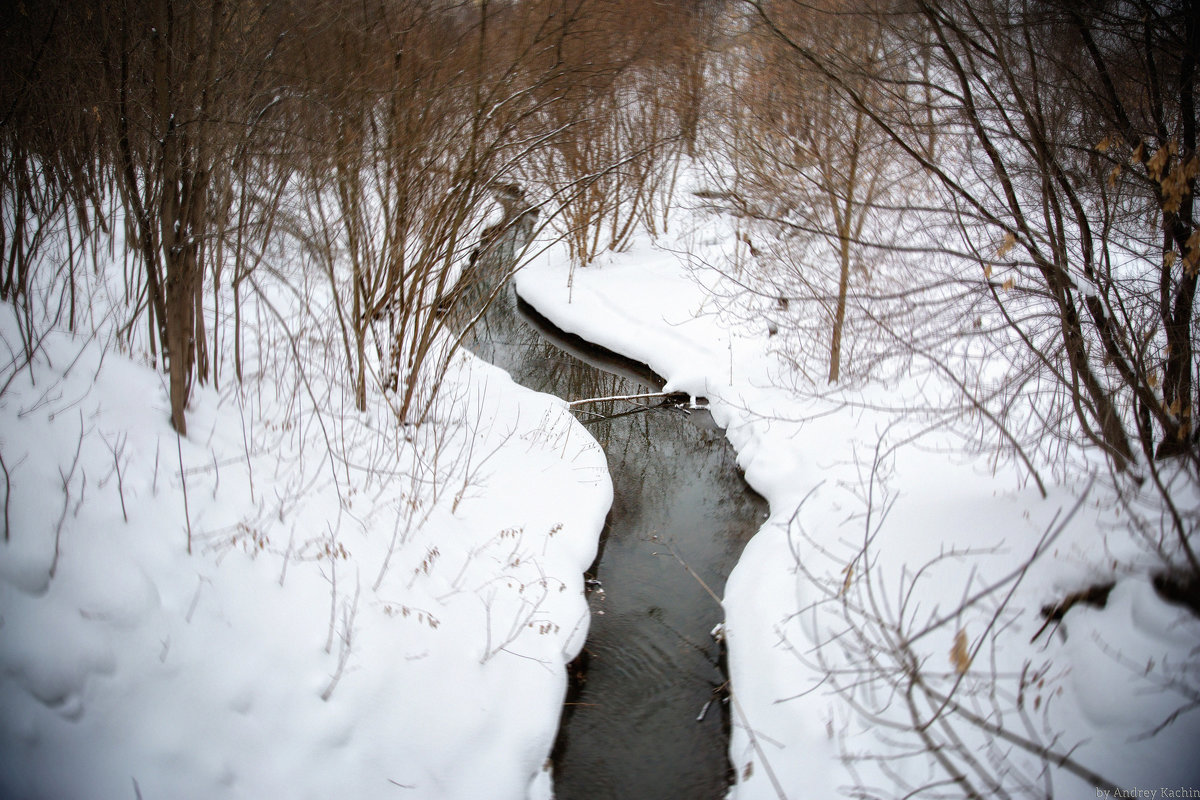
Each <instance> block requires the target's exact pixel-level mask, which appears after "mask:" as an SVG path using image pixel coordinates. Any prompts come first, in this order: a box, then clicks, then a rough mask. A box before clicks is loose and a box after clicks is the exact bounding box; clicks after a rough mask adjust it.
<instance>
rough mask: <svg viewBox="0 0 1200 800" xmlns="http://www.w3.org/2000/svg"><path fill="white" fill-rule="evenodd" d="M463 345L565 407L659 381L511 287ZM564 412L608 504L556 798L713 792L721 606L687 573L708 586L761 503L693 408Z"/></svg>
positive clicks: (719, 776) (650, 387) (721, 719)
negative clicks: (591, 457)
mask: <svg viewBox="0 0 1200 800" xmlns="http://www.w3.org/2000/svg"><path fill="white" fill-rule="evenodd" d="M469 347H470V349H471V350H472V351H473V352H475V353H476V354H477V355H479V356H481V357H483V358H486V359H488V360H489V361H491V362H492V363H493V364H496V365H497V366H499V367H502V368H503V369H505V370H507V371H508V372H509V373H510V374H511V375H512V376H513V379H514V380H516V381H517V382H518V383H521V384H523V385H525V386H527V387H529V388H531V389H535V390H537V391H541V392H548V393H551V394H555V395H557V396H559V397H563V398H565V399H568V400H575V399H582V398H592V397H606V396H613V395H628V394H637V393H641V392H648V391H658V390H659V389H660V388H661V381H660V380H659V379H658V378H657V376H655V375H654V374H653V373H652V372H651V371H650V370H649V369H648V368H645V367H642V366H640V365H637V364H634V363H632V362H627V361H624V360H623V359H620V357H617V356H614V355H613V354H611V353H608V352H607V351H603V350H601V349H600V348H595V347H592V346H589V345H588V344H587V343H585V342H583V341H582V340H580V339H578V338H576V337H570V336H569V335H567V334H563V333H562V332H561V331H557V330H556V329H553V327H552V326H550V325H549V323H547V322H546V321H545V320H543V319H541V318H540V317H539V316H538V315H537V313H536V312H535V311H533V310H532V309H531V308H529V307H528V306H527V305H525V304H524V303H523V302H521V301H519V300H518V299H517V298H516V297H515V295H514V293H513V291H512V289H511V287H509V288H508V289H507V290H506V291H504V292H502V293H501V296H500V297H499V298H497V300H496V302H495V303H494V304H493V306H492V308H491V310H490V311H489V313H488V315H487V316H486V317H485V318H484V319H483V320H482V321H481V322H480V324H479V325H477V326H476V329H475V331H474V341H473V343H471V344H470V345H469ZM643 402H644V401H643ZM630 412H632V413H630ZM578 416H579V418H580V420H581V421H582V422H583V423H584V424H585V425H587V427H588V430H589V431H590V432H591V434H592V435H593V436H594V437H596V439H597V440H598V441H599V442H600V444H601V445H602V446H603V447H604V450H605V452H606V454H607V456H608V466H609V471H610V473H611V475H612V480H613V489H614V501H613V506H612V510H611V511H610V513H609V515H608V520H607V522H606V524H605V527H604V531H603V533H602V535H601V542H600V549H599V554H598V556H597V559H596V562H595V563H594V564H593V565H592V567H591V569H590V570H589V572H588V575H587V578H588V587H589V591H588V600H589V605H590V607H591V613H592V619H591V629H590V631H589V634H588V638H587V643H586V644H585V646H584V650H583V653H582V654H581V655H580V658H579V659H578V660H577V661H576V662H575V664H573V665H572V673H573V674H572V682H571V691H570V694H569V696H568V702H567V704H566V706H565V707H564V710H563V717H562V724H561V726H560V730H559V735H558V740H557V743H556V745H555V752H554V774H555V778H554V782H555V793H556V796H557V797H558V799H559V800H584V798H586V799H587V800H606V799H607V798H621V800H638V799H639V798H648V799H649V798H653V799H654V800H669V799H670V798H688V799H689V800H692V799H694V798H713V799H714V800H715V799H716V798H720V797H723V796H724V794H725V792H726V789H727V788H728V786H729V782H730V777H731V776H730V774H729V767H728V759H727V756H726V752H727V745H728V736H729V717H728V709H727V704H726V702H725V694H724V692H723V685H724V683H725V674H724V665H723V659H722V649H721V646H720V644H719V643H718V642H716V641H714V639H713V637H712V635H711V632H712V630H713V628H714V627H715V626H716V625H717V624H718V623H719V622H720V621H721V619H722V613H721V608H720V606H719V604H718V603H717V602H716V601H715V600H714V599H713V597H712V596H710V595H709V593H708V591H707V590H706V589H705V586H704V585H702V584H701V581H703V583H704V584H706V585H707V586H708V587H710V588H711V590H712V591H713V592H714V593H715V594H716V595H717V596H718V597H719V596H721V595H722V593H723V591H724V585H725V578H726V576H727V575H728V574H729V571H730V570H731V569H732V568H733V565H734V564H735V563H736V561H737V558H738V556H739V554H740V553H741V551H742V547H743V546H744V545H745V543H746V541H747V540H748V539H749V538H750V536H752V535H753V534H754V532H755V531H756V530H757V529H758V527H759V525H760V524H761V522H762V520H763V518H764V516H765V513H766V503H765V502H764V501H763V500H762V498H760V497H759V496H758V495H756V494H755V493H754V492H753V491H752V490H751V489H750V488H749V486H747V484H746V483H745V481H744V480H743V479H742V477H741V475H740V473H739V472H738V469H737V465H736V459H735V455H734V453H733V451H732V448H730V446H729V445H728V443H727V442H726V441H725V438H724V436H723V435H722V433H721V431H720V430H717V429H716V428H715V426H714V425H713V424H712V422H711V418H709V417H708V415H707V413H706V412H698V413H693V414H692V415H688V414H685V413H684V412H683V411H682V410H680V409H668V408H658V409H654V410H649V411H640V410H639V409H638V407H635V406H634V405H633V404H632V403H631V402H629V401H608V402H605V403H598V404H594V405H588V406H586V407H583V408H581V409H580V410H579V413H578ZM684 563H686V564H687V567H690V569H691V570H692V571H693V572H695V577H694V576H693V575H691V574H689V570H688V569H687V568H685V566H684ZM697 578H699V580H698V579H697Z"/></svg>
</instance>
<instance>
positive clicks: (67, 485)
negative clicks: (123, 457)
mask: <svg viewBox="0 0 1200 800" xmlns="http://www.w3.org/2000/svg"><path fill="white" fill-rule="evenodd" d="M82 449H83V412H82V411H80V412H79V440H78V441H77V442H75V457H74V458H73V459H71V469H70V470H69V471H68V472H67V474H65V475H64V474H63V471H62V468H61V467H60V468H59V470H58V477H59V478H60V479H61V480H62V488H63V507H62V513H61V514H59V515H58V524H57V525H55V526H54V558H53V559H51V561H50V577H51V578H53V577H54V574H55V573H56V572H58V557H59V554H60V550H59V542H60V541H61V540H62V528H63V523H64V522H65V521H66V519H67V508H68V507H69V506H70V505H71V479H72V478H73V477H75V468H76V467H78V466H79V453H80V451H81V450H82ZM76 509H78V506H76Z"/></svg>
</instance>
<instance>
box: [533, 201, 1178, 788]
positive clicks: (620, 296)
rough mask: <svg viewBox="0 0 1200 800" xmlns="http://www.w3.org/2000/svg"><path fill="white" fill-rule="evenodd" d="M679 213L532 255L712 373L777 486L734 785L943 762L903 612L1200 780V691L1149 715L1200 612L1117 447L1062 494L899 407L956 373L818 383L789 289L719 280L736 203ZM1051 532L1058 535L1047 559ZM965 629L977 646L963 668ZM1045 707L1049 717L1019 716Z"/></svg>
mask: <svg viewBox="0 0 1200 800" xmlns="http://www.w3.org/2000/svg"><path fill="white" fill-rule="evenodd" d="M672 226H673V228H674V230H675V233H674V235H673V236H672V237H664V238H663V239H660V240H659V241H656V242H651V241H649V239H648V238H647V237H642V238H641V239H639V240H637V241H636V242H635V243H634V244H633V245H632V246H631V247H630V249H629V250H628V251H627V252H623V253H613V252H609V253H606V254H604V255H603V256H601V257H600V258H598V259H597V260H596V262H595V263H594V264H593V265H589V266H587V267H582V268H575V269H573V270H572V269H570V268H569V265H568V263H567V259H566V258H565V256H564V255H563V254H562V253H560V252H555V251H553V250H551V251H548V252H547V253H546V254H545V255H543V256H542V257H541V258H539V259H538V260H537V261H535V262H534V263H533V264H531V265H530V266H529V267H526V268H525V269H524V270H523V271H522V272H521V273H519V274H518V276H517V279H516V280H517V291H518V293H519V294H520V296H521V297H522V298H524V299H525V300H526V301H528V302H529V303H530V304H531V305H533V306H534V307H535V308H536V309H537V310H538V311H539V312H540V313H541V314H543V315H544V316H546V317H547V318H548V319H550V320H551V321H553V322H554V323H555V324H556V325H558V326H559V327H561V328H563V329H564V330H566V331H569V332H571V333H575V334H577V335H579V336H582V337H583V338H585V339H587V340H589V341H592V342H595V343H597V344H599V345H602V346H604V347H607V348H610V349H612V350H614V351H617V352H619V353H621V354H623V355H626V356H629V357H631V358H634V359H637V360H639V361H644V362H645V363H647V364H648V365H649V366H650V367H651V368H652V369H654V370H655V371H656V372H658V373H659V374H660V375H663V376H664V377H665V378H666V379H667V387H666V388H667V389H668V390H684V391H687V392H689V393H690V394H692V395H693V396H703V397H706V398H707V399H708V401H709V403H710V408H711V410H712V413H713V416H714V418H715V419H716V420H717V422H718V423H719V424H720V425H722V426H723V427H725V428H726V435H727V436H728V438H729V441H730V442H731V443H732V444H733V446H734V447H735V449H736V450H737V452H738V460H739V465H740V467H741V468H742V469H743V470H744V471H745V476H746V479H747V481H748V482H749V483H750V485H751V486H753V487H754V488H755V489H756V490H757V491H758V492H760V493H761V494H762V495H763V496H764V497H766V499H767V500H768V502H769V504H770V508H771V515H770V518H769V519H768V520H767V521H766V522H765V523H764V524H763V526H762V528H761V529H760V531H759V532H758V534H757V535H756V536H755V537H754V538H753V539H752V540H751V541H750V542H749V544H748V545H747V546H746V548H745V550H744V552H743V554H742V556H741V559H740V561H739V563H738V565H737V567H736V568H735V570H734V572H733V573H732V575H731V576H730V577H729V580H728V583H727V585H726V587H725V590H724V608H725V613H726V621H725V625H724V634H725V637H726V641H727V643H728V648H729V669H730V675H731V681H732V692H733V702H734V709H733V720H734V729H733V735H732V741H731V743H730V750H729V755H730V760H731V762H732V764H733V767H734V769H735V771H736V774H737V776H738V778H737V782H736V783H735V785H734V786H733V787H732V788H731V790H730V793H729V796H730V798H734V799H736V800H749V799H757V798H776V797H780V796H786V797H788V798H825V797H832V796H837V795H838V794H839V793H850V794H852V795H854V796H857V794H855V793H856V792H867V793H868V794H871V796H874V795H873V794H872V793H873V792H877V793H878V794H879V796H885V797H890V796H898V795H902V794H904V793H905V791H906V790H908V789H911V788H915V787H919V786H921V785H923V784H925V783H926V782H931V781H933V780H935V770H934V769H933V766H932V765H933V759H932V758H931V757H930V756H929V755H928V752H927V751H926V750H925V749H924V747H922V744H921V742H920V740H919V738H917V736H916V734H915V733H914V732H913V731H912V730H911V728H912V726H911V719H910V718H909V717H908V714H907V712H906V711H905V709H904V708H903V702H902V699H901V698H902V697H903V683H904V682H903V680H902V676H901V677H896V678H893V677H889V674H888V673H887V672H886V669H887V665H888V664H890V663H891V662H890V661H889V653H888V652H887V648H886V645H887V644H888V643H889V642H894V641H895V640H896V639H895V637H896V636H898V635H900V634H899V633H898V631H903V632H904V633H903V635H902V636H901V638H903V637H904V636H908V637H910V641H911V645H910V647H911V649H912V653H913V657H914V658H916V659H917V663H920V664H922V665H923V668H924V669H926V670H928V671H930V672H931V673H932V674H935V675H947V674H948V675H949V678H948V679H947V680H946V681H945V685H946V686H951V685H953V686H956V687H957V689H956V691H957V694H956V695H955V696H956V697H958V698H959V702H960V703H963V704H965V705H966V706H969V708H968V709H967V710H968V711H969V710H970V709H974V712H975V713H977V714H982V715H983V716H984V717H986V718H987V719H993V720H994V719H996V718H999V719H1001V720H1002V721H1004V722H1005V723H1006V724H1009V725H1012V726H1013V727H1014V728H1015V729H1018V730H1019V732H1020V733H1021V734H1022V736H1026V737H1028V739H1029V740H1033V741H1035V742H1037V743H1039V744H1040V745H1041V746H1046V747H1050V748H1052V749H1056V750H1057V751H1058V752H1063V753H1070V754H1071V755H1072V757H1073V758H1075V759H1076V760H1077V761H1079V762H1080V763H1082V764H1084V765H1085V766H1087V767H1088V768H1090V769H1092V770H1094V771H1096V772H1098V773H1099V774H1100V775H1101V776H1102V777H1104V778H1106V779H1109V780H1111V781H1113V782H1114V783H1116V784H1117V785H1118V786H1120V787H1124V788H1131V787H1142V788H1148V787H1172V786H1174V787H1178V786H1200V764H1197V762H1196V761H1195V759H1194V753H1193V752H1192V749H1193V747H1194V743H1195V742H1196V741H1200V713H1196V712H1195V711H1194V710H1192V711H1191V713H1183V714H1180V715H1179V716H1178V718H1175V719H1173V720H1171V721H1170V722H1169V724H1166V725H1165V726H1164V732H1163V733H1162V734H1161V735H1159V736H1156V737H1150V738H1139V734H1141V733H1143V732H1146V731H1149V730H1151V729H1153V728H1155V726H1157V725H1159V724H1160V723H1163V722H1164V721H1166V720H1168V719H1169V718H1170V715H1171V714H1172V712H1173V711H1174V710H1175V709H1179V708H1186V707H1187V706H1188V704H1189V703H1190V702H1191V700H1189V697H1191V695H1190V694H1189V691H1193V690H1194V686H1195V674H1194V661H1195V658H1194V656H1195V651H1194V648H1195V646H1196V642H1197V641H1200V620H1197V619H1196V618H1195V617H1193V616H1191V615H1190V614H1189V613H1187V612H1186V611H1184V610H1181V609H1179V608H1178V607H1175V606H1172V605H1169V604H1167V603H1165V602H1164V601H1163V600H1161V599H1160V598H1159V597H1158V596H1157V595H1156V594H1155V592H1154V591H1153V589H1152V588H1151V587H1150V586H1149V583H1148V581H1147V579H1146V575H1145V570H1146V569H1148V568H1149V565H1150V562H1149V561H1148V558H1147V554H1146V552H1145V549H1144V548H1143V547H1140V546H1139V544H1138V543H1137V542H1136V541H1134V539H1133V537H1132V536H1130V535H1129V533H1128V532H1127V531H1126V530H1125V527H1123V525H1122V520H1121V519H1120V517H1119V514H1120V511H1119V510H1117V509H1115V508H1114V500H1113V499H1112V497H1111V495H1109V494H1108V493H1107V492H1106V490H1105V489H1104V488H1102V483H1103V482H1102V481H1096V480H1095V479H1094V477H1093V476H1094V475H1096V474H1098V473H1101V472H1102V469H1101V468H1100V467H1099V465H1098V464H1091V465H1089V464H1087V463H1084V464H1083V465H1081V468H1080V469H1078V470H1077V471H1076V472H1073V473H1072V474H1071V475H1070V476H1069V477H1068V478H1066V479H1064V480H1061V481H1059V482H1058V483H1057V484H1051V485H1049V486H1048V487H1047V488H1048V496H1047V497H1046V498H1045V499H1043V498H1042V497H1041V496H1040V494H1039V492H1038V491H1037V490H1036V487H1035V486H1034V485H1033V484H1032V482H1031V481H1030V480H1029V478H1028V476H1027V473H1025V472H1023V470H1021V469H1018V467H1017V466H1016V465H1013V464H1009V463H1007V462H1004V461H998V460H996V459H994V458H988V457H986V456H984V455H979V456H973V455H971V454H969V453H964V452H963V448H962V447H961V439H957V438H956V437H955V435H954V434H953V432H951V431H948V430H945V429H944V427H945V426H937V425H932V424H930V420H929V419H928V418H924V419H923V418H921V417H920V416H919V415H916V414H913V415H897V414H895V413H890V412H885V411H881V410H877V409H883V408H897V407H901V406H903V405H904V403H903V402H902V399H903V398H920V397H922V396H924V395H925V394H927V393H931V392H936V391H938V390H939V387H937V386H932V385H929V384H928V382H927V381H928V379H926V382H925V383H922V384H921V385H916V382H915V381H912V380H909V381H906V380H904V379H903V378H901V379H899V380H892V381H886V382H883V383H882V384H881V383H879V382H876V383H870V382H861V381H860V382H857V383H856V382H853V381H847V382H846V385H845V386H844V387H841V388H836V389H828V388H826V387H823V386H821V387H816V386H812V385H809V384H806V383H805V382H804V381H803V380H801V379H798V378H796V377H795V376H794V375H793V374H792V373H791V372H790V370H789V368H788V367H787V366H786V365H785V363H784V362H783V360H782V359H780V358H779V357H778V348H779V347H780V342H779V341H778V340H776V339H773V338H772V336H771V330H770V329H771V328H772V327H774V326H771V325H770V324H769V323H770V315H769V314H768V313H761V314H759V315H757V316H754V315H751V316H747V315H746V314H745V313H744V310H742V313H733V311H732V310H731V309H729V308H727V307H726V306H725V304H724V302H725V301H722V302H720V303H718V301H717V299H716V298H730V297H735V296H737V295H738V294H739V290H741V289H743V288H744V287H743V286H742V285H740V284H739V283H738V281H737V270H736V266H735V261H736V258H737V257H738V253H737V248H739V247H740V246H741V244H740V242H739V241H738V237H737V235H736V231H735V230H734V229H733V227H732V225H731V223H730V222H729V221H728V220H726V219H722V218H720V217H718V216H715V215H712V214H707V213H705V212H703V211H692V212H688V211H680V212H678V213H677V215H676V217H675V218H674V219H673V221H672ZM741 293H742V294H743V295H745V294H749V293H748V292H744V291H743V292H741ZM818 371H819V370H818ZM883 384H886V385H883ZM1080 497H1083V498H1084V499H1083V500H1082V502H1081V503H1080V505H1079V508H1078V509H1075V513H1074V515H1073V516H1070V512H1071V511H1072V509H1074V508H1075V506H1076V502H1077V500H1078V498H1080ZM1067 516H1070V521H1069V522H1068V523H1067V524H1065V525H1063V526H1060V525H1059V520H1061V519H1063V518H1065V517H1067ZM1060 527H1061V529H1060ZM1044 537H1045V538H1046V539H1048V540H1050V539H1052V541H1049V542H1048V543H1047V544H1045V545H1044V547H1042V549H1043V550H1044V551H1045V552H1044V554H1042V555H1041V556H1040V557H1039V558H1038V559H1036V560H1034V562H1033V563H1032V565H1031V566H1029V567H1028V568H1027V569H1024V570H1023V569H1022V566H1023V565H1024V564H1025V563H1026V561H1027V560H1028V559H1029V558H1030V557H1031V555H1032V554H1033V553H1034V552H1035V551H1036V550H1037V549H1038V548H1039V543H1040V542H1043V539H1044ZM864 565H869V568H864ZM864 573H869V580H868V579H866V578H864V577H863V576H864ZM1107 580H1113V581H1116V588H1115V589H1114V590H1113V591H1112V594H1111V599H1110V603H1109V605H1108V606H1107V607H1106V608H1105V609H1104V610H1100V609H1097V608H1093V607H1089V606H1086V605H1077V606H1076V607H1075V608H1073V609H1072V610H1070V611H1069V612H1068V613H1067V614H1066V617H1065V619H1064V620H1063V621H1062V625H1061V626H1059V627H1056V628H1054V629H1053V631H1051V632H1050V634H1049V635H1047V634H1046V633H1043V634H1042V635H1041V636H1040V637H1039V638H1038V639H1037V640H1036V641H1033V642H1031V641H1030V640H1031V637H1033V635H1034V634H1035V632H1037V631H1038V629H1039V628H1040V627H1041V623H1042V621H1043V620H1042V618H1041V617H1040V616H1039V615H1038V609H1040V608H1041V607H1042V606H1043V605H1045V604H1051V603H1056V602H1058V601H1060V600H1061V599H1062V598H1063V597H1064V596H1065V595H1067V594H1069V593H1071V592H1074V591H1078V590H1081V589H1084V588H1086V587H1088V586H1090V585H1092V584H1093V583H1096V582H1102V581H1107ZM989 586H991V587H995V588H994V589H993V590H992V591H990V592H983V590H984V588H985V587H989ZM1014 587H1015V588H1014ZM977 594H982V595H983V596H982V597H980V598H979V599H978V601H977V602H975V603H973V604H972V605H971V606H970V607H969V608H967V609H966V610H965V611H963V612H961V613H959V614H957V615H955V616H952V617H949V618H948V617H947V616H946V615H947V612H949V611H950V610H951V609H954V608H956V607H957V606H959V605H960V604H961V603H963V601H964V600H965V599H967V598H970V597H972V596H975V595H977ZM1002 601H1003V602H1002ZM901 602H903V603H905V605H904V606H903V608H901V606H900V605H899V604H900V603H901ZM872 604H874V605H872ZM872 608H875V609H876V610H877V611H878V612H879V615H881V617H882V620H883V621H882V622H881V621H880V619H879V618H878V617H877V616H876V615H872V614H871V613H869V612H870V609H872ZM880 609H882V610H880ZM889 624H890V625H891V626H890V627H889ZM897 626H898V627H897ZM927 626H928V627H929V628H930V629H929V630H927V631H926V630H924V629H925V628H926V627H927ZM960 632H961V634H962V635H963V636H965V641H966V642H967V644H968V646H969V651H970V654H971V656H972V662H971V668H970V669H968V670H966V671H965V673H964V674H962V676H961V681H959V682H957V683H956V682H955V680H954V679H955V667H954V664H953V662H952V657H951V655H950V653H951V650H952V648H953V647H954V646H955V641H956V637H957V635H959V634H960ZM869 665H875V666H876V667H877V669H875V670H870V669H867V667H868V666H869ZM881 665H882V666H881ZM1189 665H1190V666H1189ZM1187 686H1191V687H1192V689H1187V688H1186V687H1187ZM1164 687H1166V688H1165V689H1164ZM996 692H998V693H1000V694H1001V695H1004V696H1005V697H1008V698H1010V699H1008V700H1004V699H1001V700H997V699H996V695H995V694H994V693H996ZM1018 696H1019V697H1020V698H1021V703H1022V704H1023V705H1020V706H1016V705H1014V703H1015V702H1016V701H1014V700H1011V698H1015V697H1018ZM851 698H852V699H853V700H854V701H855V702H857V703H858V706H857V708H855V707H853V706H852V705H851V703H848V702H847V699H851ZM1005 702H1007V703H1008V705H1004V703H1005ZM988 709H993V711H988ZM1005 709H1006V710H1007V714H1008V716H1003V714H1002V711H1004V710H1005ZM1025 718H1028V724H1029V725H1030V727H1029V728H1028V729H1026V728H1025V727H1023V725H1024V723H1022V724H1018V723H1017V722H1016V720H1017V719H1022V720H1024V719H1025ZM906 722H907V728H908V730H904V728H905V724H906ZM954 724H955V725H956V726H957V728H956V735H958V736H960V737H961V739H962V741H963V742H964V743H965V745H964V746H965V748H966V749H967V750H968V751H969V752H972V753H973V754H974V755H975V756H976V757H978V758H980V759H982V760H984V761H985V762H987V763H993V764H994V763H1001V762H999V761H995V760H991V759H997V758H1001V757H1003V758H1007V759H1009V760H1010V762H1011V765H1012V769H1015V770H1021V769H1023V770H1025V771H1026V772H1027V774H1028V776H1029V781H1030V782H1029V785H1030V786H1032V787H1034V788H1033V789H1032V791H1041V790H1042V787H1043V783H1042V781H1043V777H1042V776H1041V775H1040V773H1041V765H1040V763H1039V762H1037V761H1036V760H1035V759H1032V758H1031V757H1030V756H1029V754H1028V753H1027V752H1025V751H1023V750H1022V749H1021V748H1020V747H1014V746H1011V745H1009V744H1008V743H1005V742H999V744H997V740H995V739H994V737H993V736H992V735H991V734H990V733H988V732H987V731H984V730H981V729H979V728H978V727H976V726H973V725H971V724H967V723H964V722H963V721H962V718H961V717H958V718H956V719H955V723H954ZM892 725H897V726H898V727H897V728H895V729H892V728H890V727H889V726H892ZM1053 784H1054V786H1055V787H1056V788H1057V791H1058V792H1060V793H1061V795H1062V796H1066V797H1082V796H1093V797H1094V796H1097V795H1096V794H1095V792H1096V791H1097V790H1096V788H1095V786H1093V785H1091V784H1089V783H1087V782H1086V781H1084V782H1081V780H1080V778H1079V777H1077V776H1075V775H1071V774H1069V773H1067V772H1066V771H1064V770H1055V771H1054V773H1053Z"/></svg>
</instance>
